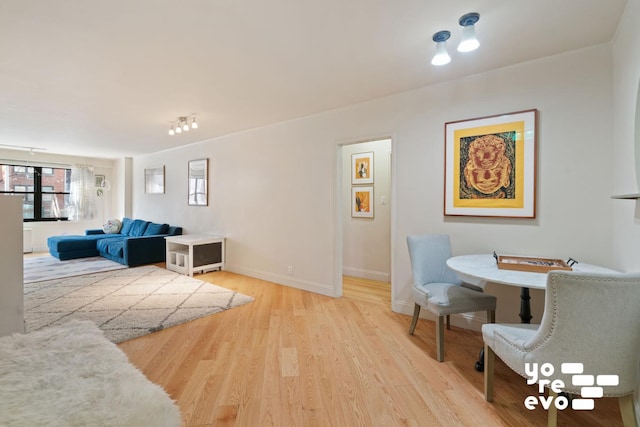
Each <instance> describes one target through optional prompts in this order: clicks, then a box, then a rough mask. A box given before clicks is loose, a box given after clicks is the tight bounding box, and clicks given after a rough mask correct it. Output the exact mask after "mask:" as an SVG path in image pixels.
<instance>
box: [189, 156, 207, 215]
mask: <svg viewBox="0 0 640 427" xmlns="http://www.w3.org/2000/svg"><path fill="white" fill-rule="evenodd" d="M208 177H209V159H198V160H190V161H189V206H207V205H208V204H209V201H208V195H207V186H208Z"/></svg>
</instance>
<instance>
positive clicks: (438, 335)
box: [436, 316, 444, 362]
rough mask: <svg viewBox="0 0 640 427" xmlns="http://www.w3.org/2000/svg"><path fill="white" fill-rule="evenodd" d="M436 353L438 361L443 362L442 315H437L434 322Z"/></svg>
mask: <svg viewBox="0 0 640 427" xmlns="http://www.w3.org/2000/svg"><path fill="white" fill-rule="evenodd" d="M436 353H437V358H438V362H444V316H438V323H437V324H436Z"/></svg>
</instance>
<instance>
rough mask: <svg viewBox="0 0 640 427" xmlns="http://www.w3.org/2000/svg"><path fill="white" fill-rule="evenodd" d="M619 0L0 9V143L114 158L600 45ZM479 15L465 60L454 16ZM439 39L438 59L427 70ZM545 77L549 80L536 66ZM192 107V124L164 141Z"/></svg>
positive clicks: (355, 0) (15, 1)
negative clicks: (444, 55)
mask: <svg viewBox="0 0 640 427" xmlns="http://www.w3.org/2000/svg"><path fill="white" fill-rule="evenodd" d="M624 7H625V0H607V1H603V0H476V1H468V0H458V1H433V0H420V1H418V0H321V1H317V0H316V1H313V0H268V1H267V0H226V1H225V0H181V1H169V0H113V1H95V0H60V1H47V0H2V1H0V148H2V145H5V146H6V145H9V146H21V147H35V148H42V149H45V150H46V152H47V153H57V154H75V155H83V156H93V157H110V158H117V157H122V156H134V155H139V154H143V153H150V152H156V151H160V150H165V149H169V148H172V147H176V146H180V145H186V144H190V143H194V142H197V141H201V140H205V139H209V138H214V137H217V136H221V135H225V134H229V133H233V132H238V131H241V130H244V129H250V128H255V127H259V126H263V125H266V124H270V123H275V122H279V121H283V120H287V119H292V118H296V117H302V116H307V115H310V114H314V113H319V112H322V111H326V110H330V109H334V108H338V107H342V106H346V105H350V104H354V103H358V102H362V101H366V100H370V99H374V98H378V97H382V96H385V95H389V94H393V93H397V92H401V91H406V90H410V89H414V88H418V87H422V86H427V85H431V84H434V83H438V82H443V81H446V80H452V79H457V78H460V77H463V76H467V75H471V74H477V73H482V72H486V71H488V70H491V69H495V68H501V67H505V66H509V65H512V64H517V63H520V62H524V61H529V60H532V59H536V58H541V57H545V56H549V55H555V54H558V53H562V52H566V51H570V50H575V49H580V48H583V47H586V46H591V45H595V44H601V43H608V42H610V41H611V40H612V39H613V37H614V35H615V31H616V27H617V25H618V21H619V19H620V17H621V15H622V12H623V10H624ZM467 12H478V13H480V21H479V22H478V24H477V25H476V33H477V35H478V38H479V39H480V43H481V46H480V48H479V49H478V50H476V51H474V52H471V53H467V54H460V53H458V52H456V51H455V46H456V45H457V42H458V41H459V40H460V33H461V31H460V30H461V27H460V26H459V25H458V18H459V17H460V16H461V15H463V14H465V13H467ZM444 29H448V30H450V31H451V33H452V37H451V39H450V41H449V53H450V54H451V56H452V58H453V59H452V62H451V63H450V64H448V65H445V66H443V67H434V66H432V65H431V64H430V63H429V61H430V59H431V56H432V54H433V50H434V47H435V44H434V43H433V42H432V41H431V36H432V35H433V33H435V32H436V31H439V30H444ZM549 72H553V70H549ZM192 113H197V115H198V122H199V125H200V128H199V129H198V130H196V131H191V132H189V133H186V134H185V133H183V134H181V135H176V136H169V135H168V134H167V131H168V129H169V123H170V122H171V121H173V120H175V119H176V117H178V116H183V115H188V114H192Z"/></svg>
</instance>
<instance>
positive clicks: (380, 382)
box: [119, 271, 622, 427]
mask: <svg viewBox="0 0 640 427" xmlns="http://www.w3.org/2000/svg"><path fill="white" fill-rule="evenodd" d="M196 277H197V278H199V279H201V280H205V281H208V282H211V283H215V284H217V285H220V286H223V287H226V288H229V289H234V290H237V291H238V292H241V293H244V294H247V295H251V296H253V297H254V298H255V301H254V302H252V303H249V304H246V305H244V306H241V307H238V308H235V309H231V310H227V311H225V312H222V313H218V314H214V315H211V316H208V317H205V318H201V319H198V320H195V321H192V322H188V323H186V324H183V325H179V326H175V327H173V328H170V329H167V330H164V331H160V332H156V333H154V334H151V335H147V336H144V337H140V338H137V339H134V340H131V341H127V342H124V343H121V344H119V347H120V348H121V349H122V350H123V351H124V352H125V353H126V354H127V355H128V357H129V359H130V360H131V362H132V363H133V364H135V365H136V366H137V367H138V368H140V369H141V370H142V371H143V372H144V373H145V374H146V375H147V377H148V378H149V379H150V380H151V381H153V382H155V383H157V384H160V385H161V386H162V387H164V388H165V390H166V391H167V392H168V393H169V394H170V396H171V397H172V398H173V399H175V400H176V402H177V403H178V405H179V406H180V409H181V412H182V416H183V425H184V426H185V427H186V426H190V427H196V426H199V427H205V426H248V427H254V426H295V427H298V426H300V427H302V426H318V427H334V426H339V427H342V426H345V427H353V426H509V427H512V426H543V425H546V411H544V410H543V409H536V410H534V411H529V410H527V409H525V408H524V405H523V400H524V398H525V397H526V396H527V395H530V394H536V393H535V392H536V390H535V388H533V387H530V386H527V385H526V382H525V380H524V379H523V378H521V377H519V376H518V375H516V374H514V373H513V372H512V371H511V370H510V369H508V368H507V367H506V366H505V365H504V364H503V363H502V362H501V361H500V360H498V359H496V371H495V372H496V377H495V401H494V402H493V403H488V402H485V401H484V397H483V391H482V390H483V376H482V374H481V373H479V372H476V371H475V370H474V369H473V365H474V362H475V359H476V357H477V354H478V350H479V349H480V347H481V345H482V338H481V336H480V334H479V333H477V332H472V331H467V330H463V329H459V328H455V327H452V329H451V330H449V331H445V337H446V338H445V343H446V344H445V362H444V363H439V362H437V361H436V360H435V341H434V339H435V338H434V324H433V322H429V321H426V320H420V322H419V323H418V326H417V328H416V332H415V335H414V336H410V335H409V334H408V332H407V331H408V328H409V322H410V317H409V316H405V315H401V314H396V313H393V312H391V309H390V290H389V289H390V288H389V284H381V283H379V282H371V283H368V284H369V285H370V286H369V287H368V286H367V281H362V280H360V279H358V280H355V279H350V278H346V279H345V288H344V296H343V297H342V298H330V297H325V296H321V295H317V294H313V293H310V292H304V291H300V290H297V289H293V288H288V287H285V286H280V285H276V284H273V283H269V282H265V281H262V280H258V279H253V278H249V277H246V276H241V275H237V274H233V273H230V272H224V271H223V272H212V273H207V274H203V275H198V276H196ZM558 424H559V425H560V426H580V427H584V426H605V425H606V426H619V425H622V421H621V417H620V412H619V409H618V403H617V400H616V399H596V406H595V410H594V411H584V412H575V411H570V410H569V411H564V412H562V411H560V412H559V414H558Z"/></svg>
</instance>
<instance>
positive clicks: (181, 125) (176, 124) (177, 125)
mask: <svg viewBox="0 0 640 427" xmlns="http://www.w3.org/2000/svg"><path fill="white" fill-rule="evenodd" d="M189 121H191V127H189ZM197 128H198V123H197V122H196V115H195V114H192V115H190V116H180V117H178V118H177V119H176V120H174V121H173V122H171V123H170V124H169V135H175V134H176V133H182V132H183V131H184V132H189V129H197Z"/></svg>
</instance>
